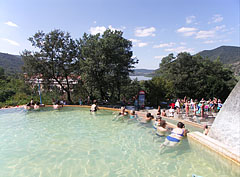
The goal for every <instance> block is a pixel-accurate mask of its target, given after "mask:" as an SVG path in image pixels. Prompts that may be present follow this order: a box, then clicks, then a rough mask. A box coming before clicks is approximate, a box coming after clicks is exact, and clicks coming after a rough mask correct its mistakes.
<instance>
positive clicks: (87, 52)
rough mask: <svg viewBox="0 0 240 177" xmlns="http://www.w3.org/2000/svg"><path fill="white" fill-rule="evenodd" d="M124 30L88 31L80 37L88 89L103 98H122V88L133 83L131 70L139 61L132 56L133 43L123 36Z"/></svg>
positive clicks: (82, 70) (83, 75) (84, 76)
mask: <svg viewBox="0 0 240 177" xmlns="http://www.w3.org/2000/svg"><path fill="white" fill-rule="evenodd" d="M122 35H123V33H122V32H121V31H111V30H109V29H108V30H106V31H105V32H104V34H103V35H102V36H101V35H100V34H96V35H91V34H90V35H88V34H86V33H85V34H84V35H83V37H82V39H80V40H79V41H78V46H79V49H80V55H81V58H82V60H81V61H80V71H81V78H82V80H83V82H84V84H85V85H86V89H87V92H88V93H89V95H90V96H92V97H99V98H101V99H107V98H109V97H110V98H113V97H114V96H115V95H116V91H117V95H118V99H120V95H121V88H122V86H123V85H127V84H129V83H130V81H129V72H132V71H133V70H132V69H133V65H134V64H135V63H137V59H136V58H132V51H131V47H132V43H131V41H129V40H127V39H125V38H123V37H122Z"/></svg>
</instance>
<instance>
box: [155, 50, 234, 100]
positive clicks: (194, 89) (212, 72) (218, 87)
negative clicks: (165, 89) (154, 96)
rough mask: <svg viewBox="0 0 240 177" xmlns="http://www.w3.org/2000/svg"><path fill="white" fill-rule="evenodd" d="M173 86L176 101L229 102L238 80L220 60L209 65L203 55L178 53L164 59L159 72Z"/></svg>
mask: <svg viewBox="0 0 240 177" xmlns="http://www.w3.org/2000/svg"><path fill="white" fill-rule="evenodd" d="M157 73H158V74H160V75H161V76H162V77H163V78H164V79H167V80H169V81H170V82H171V83H172V84H173V88H174V95H175V97H181V98H183V97H184V96H188V97H191V98H198V99H200V98H202V97H204V98H212V97H219V98H222V99H226V98H227V96H228V94H229V93H230V91H231V90H232V88H233V87H234V85H235V84H236V80H235V78H234V75H233V72H232V71H231V70H230V69H228V68H225V67H224V66H223V64H222V63H221V62H220V61H219V59H217V60H215V61H210V60H209V59H208V58H205V59H204V58H202V57H201V56H200V55H195V56H191V55H190V54H189V53H186V52H185V53H179V54H178V55H177V57H176V58H174V57H173V55H172V54H170V55H169V56H168V57H165V58H163V60H162V62H161V64H160V68H159V69H158V71H157Z"/></svg>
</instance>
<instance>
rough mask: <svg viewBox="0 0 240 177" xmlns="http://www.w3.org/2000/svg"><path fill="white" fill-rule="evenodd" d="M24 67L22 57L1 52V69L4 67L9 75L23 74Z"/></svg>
mask: <svg viewBox="0 0 240 177" xmlns="http://www.w3.org/2000/svg"><path fill="white" fill-rule="evenodd" d="M22 66H23V61H22V59H21V56H19V55H11V54H8V53H1V52H0V67H2V68H3V69H4V70H5V72H6V73H7V74H14V73H20V72H22V69H21V68H22Z"/></svg>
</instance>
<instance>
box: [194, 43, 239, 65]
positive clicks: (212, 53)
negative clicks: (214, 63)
mask: <svg viewBox="0 0 240 177" xmlns="http://www.w3.org/2000/svg"><path fill="white" fill-rule="evenodd" d="M198 54H199V55H201V56H202V57H203V58H206V57H208V58H209V59H210V60H215V59H217V58H218V57H219V59H220V61H221V62H222V63H223V64H232V63H235V62H238V61H240V47H235V46H221V47H218V48H215V49H213V50H203V51H202V52H199V53H198Z"/></svg>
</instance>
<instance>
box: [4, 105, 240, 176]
mask: <svg viewBox="0 0 240 177" xmlns="http://www.w3.org/2000/svg"><path fill="white" fill-rule="evenodd" d="M113 117H114V112H112V111H107V110H99V111H98V112H97V113H96V114H91V113H90V112H89V110H88V109H85V108H73V107H65V108H63V109H61V110H52V108H44V109H42V110H40V111H28V112H27V111H25V110H23V109H6V110H0V176H1V177H10V176H11V177H18V176H24V177H27V176H29V177H48V176H51V177H58V176H59V177H78V176H92V177H101V176H113V177H115V176H132V177H137V176H139V177H145V176H153V177H156V176H160V177H175V176H176V177H188V176H189V177H191V176H192V174H197V175H199V176H203V177H231V176H234V177H235V176H239V174H240V172H239V168H238V167H236V168H235V167H233V165H231V164H230V165H229V164H228V163H227V162H226V161H225V160H223V159H219V157H217V156H215V155H213V154H211V153H210V152H208V151H206V150H205V149H204V147H201V146H199V145H198V144H196V143H194V142H188V140H187V139H184V140H183V141H182V142H181V144H180V145H179V146H177V147H174V148H165V149H163V150H161V151H160V148H159V147H160V145H161V143H162V142H163V141H164V138H163V139H161V138H158V137H157V136H156V135H155V134H154V133H153V128H151V126H150V127H148V126H145V125H141V124H139V123H138V122H135V121H130V122H129V121H128V120H127V119H124V120H119V121H112V119H113Z"/></svg>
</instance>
